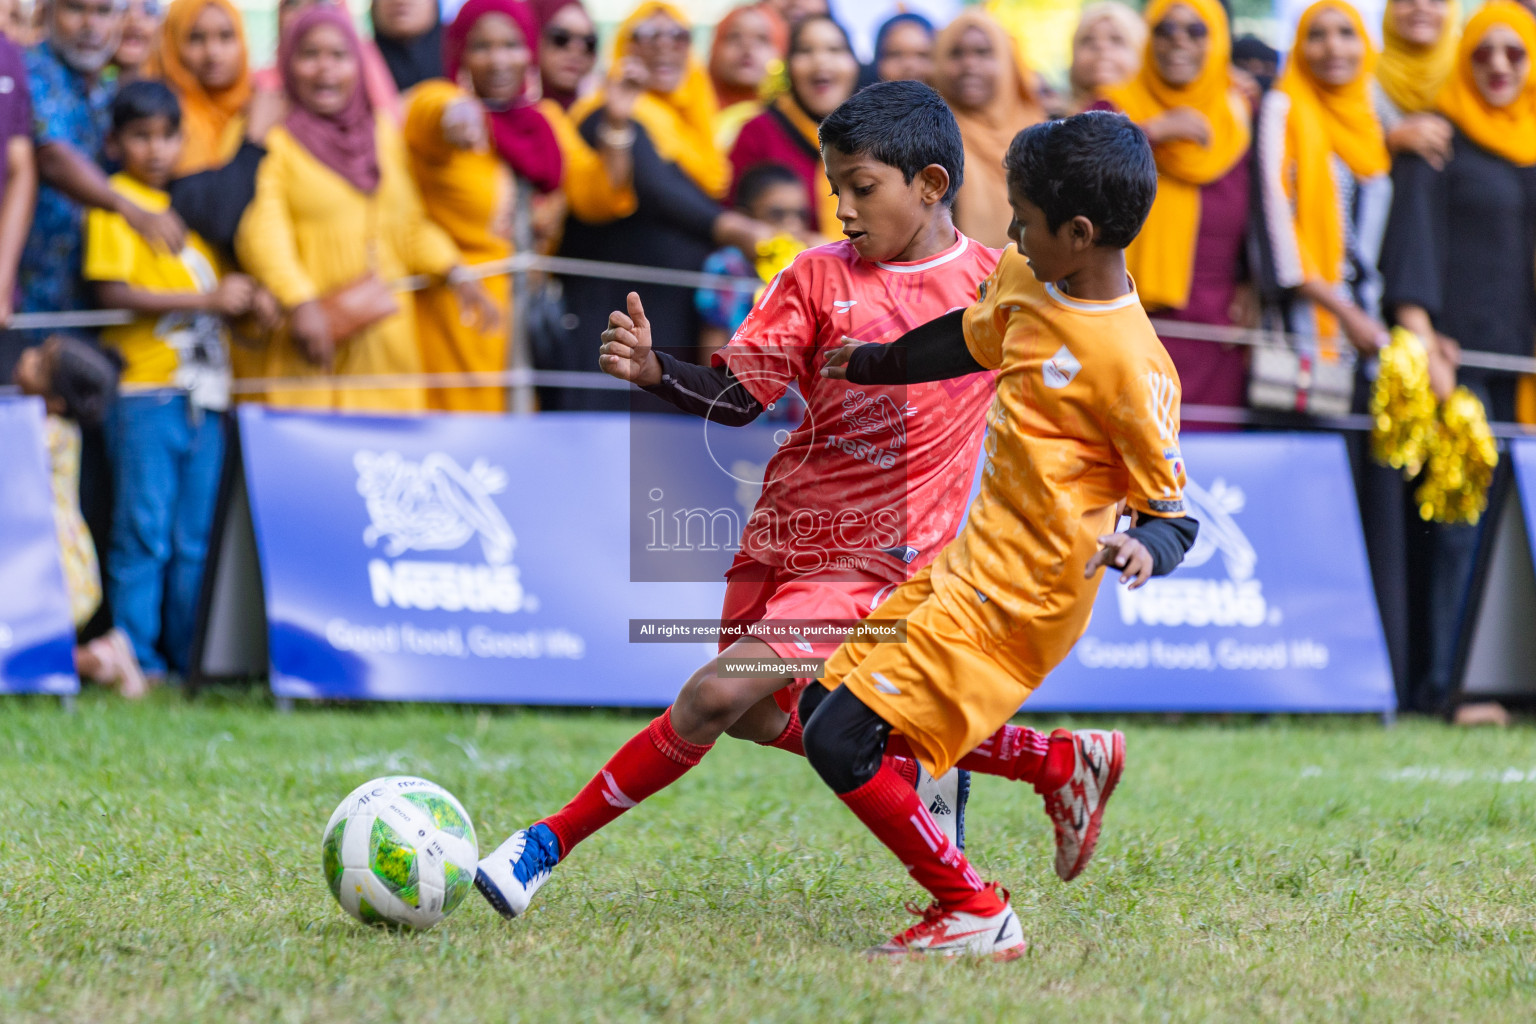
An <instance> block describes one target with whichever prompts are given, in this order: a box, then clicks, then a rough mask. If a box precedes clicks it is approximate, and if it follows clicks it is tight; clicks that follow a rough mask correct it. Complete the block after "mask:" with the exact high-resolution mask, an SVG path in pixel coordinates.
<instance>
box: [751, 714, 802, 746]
mask: <svg viewBox="0 0 1536 1024" xmlns="http://www.w3.org/2000/svg"><path fill="white" fill-rule="evenodd" d="M804 731H805V730H804V729H803V728H801V726H800V709H799V708H790V709H789V722H788V723H787V724H786V725H785V726H784V731H783V732H781V733H779V735H778V737H777V738H775V739H771V740H768V741H767V742H766V743H759V744H758V746H760V747H778V748H779V749H780V750H787V751H789V752H790V753H791V754H799V755H800V756H801V757H804V756H805V744H804V743H802V742H801V741H800V735H801V733H803V732H804Z"/></svg>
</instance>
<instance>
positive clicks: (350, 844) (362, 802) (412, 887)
mask: <svg viewBox="0 0 1536 1024" xmlns="http://www.w3.org/2000/svg"><path fill="white" fill-rule="evenodd" d="M479 858H480V852H479V847H478V846H477V845H476V843H475V828H474V826H473V825H472V824H471V823H470V820H469V814H468V812H466V811H465V810H464V805H463V804H461V803H459V802H458V800H456V799H454V796H453V794H452V793H449V792H448V791H447V790H446V789H443V788H442V787H441V786H439V785H437V784H436V783H433V782H428V781H427V780H426V779H418V778H415V777H413V776H409V775H391V776H387V777H385V778H382V779H374V780H373V781H371V782H365V783H363V784H362V785H361V786H358V787H357V788H356V789H354V790H353V791H352V792H350V793H348V794H347V798H346V799H345V800H343V801H342V802H341V805H340V806H339V807H337V808H336V812H335V813H334V814H332V815H331V820H330V821H328V822H327V823H326V825H325V834H324V835H323V836H322V837H321V840H320V861H321V865H322V866H323V868H324V870H325V881H326V883H327V884H328V885H329V886H330V887H331V895H333V896H335V897H336V902H338V903H340V904H341V907H342V909H343V910H345V911H346V912H347V913H349V914H351V915H352V916H353V917H355V918H357V919H358V920H359V921H361V922H363V923H364V924H376V925H395V926H399V927H404V928H413V929H415V930H417V931H426V930H427V929H428V928H431V927H432V926H433V925H435V924H437V922H439V921H441V920H442V919H443V918H445V917H447V916H448V915H449V914H451V913H453V911H454V909H455V908H457V907H458V905H459V904H460V903H462V902H463V901H464V897H465V896H467V895H469V890H470V886H472V885H473V884H474V878H475V863H476V861H478V860H479Z"/></svg>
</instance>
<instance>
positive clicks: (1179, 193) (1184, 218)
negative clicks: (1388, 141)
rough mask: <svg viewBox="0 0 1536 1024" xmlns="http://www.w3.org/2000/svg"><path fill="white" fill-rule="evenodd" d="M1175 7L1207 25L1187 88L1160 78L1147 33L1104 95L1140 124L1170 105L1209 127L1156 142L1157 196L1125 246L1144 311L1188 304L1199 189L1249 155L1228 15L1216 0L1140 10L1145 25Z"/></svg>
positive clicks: (1168, 2)
mask: <svg viewBox="0 0 1536 1024" xmlns="http://www.w3.org/2000/svg"><path fill="white" fill-rule="evenodd" d="M1175 4H1184V5H1185V6H1186V7H1189V8H1191V9H1193V10H1194V12H1195V13H1196V14H1197V15H1199V17H1200V20H1201V21H1202V22H1204V23H1205V27H1206V28H1207V29H1209V30H1210V43H1209V47H1208V48H1207V50H1206V57H1205V65H1204V66H1203V67H1202V68H1201V69H1200V74H1199V76H1198V77H1196V78H1195V80H1194V81H1193V82H1191V83H1190V84H1189V85H1187V86H1185V87H1183V88H1182V89H1176V88H1174V87H1173V86H1171V85H1169V84H1168V83H1167V82H1165V81H1163V79H1162V77H1161V76H1160V75H1159V74H1158V73H1157V63H1156V61H1154V60H1153V59H1152V40H1151V39H1150V38H1148V40H1147V46H1146V55H1145V56H1144V57H1143V59H1142V62H1141V70H1140V71H1139V72H1138V73H1137V74H1136V77H1135V78H1132V79H1131V80H1130V81H1129V82H1126V83H1125V84H1124V85H1121V86H1116V87H1115V88H1112V89H1107V90H1105V97H1106V98H1107V99H1109V101H1110V102H1112V103H1114V104H1115V106H1117V107H1119V108H1120V109H1121V110H1122V111H1124V112H1125V114H1126V116H1128V117H1129V118H1130V119H1131V120H1132V121H1135V122H1136V123H1138V124H1143V123H1145V122H1147V121H1150V120H1151V119H1152V118H1154V117H1157V116H1159V115H1161V114H1163V113H1164V112H1166V111H1168V110H1169V109H1171V108H1173V107H1189V108H1191V109H1193V110H1198V111H1199V112H1200V113H1202V114H1204V115H1205V118H1206V120H1207V121H1209V122H1210V125H1211V144H1210V145H1209V146H1202V145H1200V144H1199V143H1196V142H1188V141H1180V142H1169V143H1165V144H1163V145H1160V146H1158V147H1157V148H1156V149H1155V150H1154V151H1153V155H1154V157H1155V158H1156V160H1157V199H1156V201H1155V202H1153V204H1152V212H1151V214H1149V215H1148V217H1147V223H1146V226H1145V227H1143V228H1142V229H1141V234H1140V235H1138V236H1137V238H1136V240H1135V241H1134V242H1132V243H1131V246H1130V248H1128V249H1127V250H1126V253H1125V257H1126V265H1127V267H1128V269H1129V270H1130V272H1131V277H1132V278H1134V279H1135V281H1136V289H1137V291H1138V292H1139V293H1140V294H1141V301H1142V304H1143V305H1145V306H1146V307H1147V308H1148V309H1182V308H1184V306H1185V305H1187V304H1188V302H1189V285H1190V276H1191V273H1192V272H1193V269H1194V256H1195V238H1196V236H1197V235H1198V234H1199V231H1200V188H1201V186H1203V185H1209V184H1211V182H1213V181H1218V180H1220V179H1221V178H1222V177H1223V176H1225V175H1226V174H1227V173H1228V172H1229V171H1231V170H1232V168H1233V167H1235V166H1236V165H1237V162H1238V161H1239V160H1241V159H1242V158H1243V154H1245V153H1247V152H1248V144H1249V141H1250V129H1249V123H1248V121H1249V109H1248V101H1247V100H1246V99H1245V98H1244V97H1243V94H1242V93H1241V92H1240V91H1239V90H1238V89H1237V88H1236V87H1235V86H1233V84H1232V75H1231V66H1232V34H1231V31H1230V29H1229V28H1228V26H1227V12H1226V11H1225V10H1223V9H1222V6H1221V4H1219V3H1217V0H1152V3H1151V4H1149V5H1148V7H1147V12H1146V19H1147V26H1148V27H1149V28H1151V27H1152V26H1155V25H1156V24H1157V23H1158V22H1160V21H1162V19H1163V18H1164V17H1165V16H1166V15H1167V13H1168V9H1169V8H1170V7H1172V6H1174V5H1175Z"/></svg>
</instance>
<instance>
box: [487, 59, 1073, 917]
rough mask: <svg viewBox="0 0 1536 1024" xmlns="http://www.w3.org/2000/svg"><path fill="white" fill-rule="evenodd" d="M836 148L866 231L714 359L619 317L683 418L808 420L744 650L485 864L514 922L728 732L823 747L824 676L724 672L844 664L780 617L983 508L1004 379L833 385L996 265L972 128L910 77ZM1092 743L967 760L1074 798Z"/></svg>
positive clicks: (734, 590)
mask: <svg viewBox="0 0 1536 1024" xmlns="http://www.w3.org/2000/svg"><path fill="white" fill-rule="evenodd" d="M821 141H822V147H823V153H824V158H825V161H826V165H827V173H828V178H829V180H830V181H831V183H832V186H833V189H834V190H835V191H836V192H837V194H838V196H839V200H840V202H839V209H838V216H839V218H840V219H841V221H842V223H843V226H844V231H845V234H846V235H847V240H846V241H843V242H837V243H833V244H831V245H825V246H821V247H819V248H815V249H810V250H807V251H806V252H803V253H801V254H800V255H799V256H798V257H797V258H796V259H795V262H794V263H793V264H792V265H791V266H790V267H789V268H787V269H786V270H785V271H784V272H783V273H782V274H780V275H779V276H778V277H776V278H775V279H774V280H773V282H772V283H770V284H769V286H768V288H767V289H766V291H765V292H764V294H763V296H762V298H761V299H760V300H759V302H758V304H757V306H756V308H755V309H754V310H753V312H752V314H751V315H750V316H749V317H748V318H747V320H746V322H745V323H744V324H743V325H742V326H741V328H740V330H738V331H737V333H736V335H735V337H734V338H732V340H731V342H730V343H729V344H728V345H726V346H725V348H723V349H722V350H721V351H720V352H718V353H716V355H715V356H714V365H713V366H711V367H707V368H706V367H700V366H693V365H690V364H687V363H683V362H681V361H679V360H676V359H673V358H671V357H670V356H668V355H666V354H665V353H661V352H657V351H656V350H654V349H653V348H652V345H651V335H652V326H651V324H650V322H649V321H648V320H647V319H646V317H645V311H644V307H643V306H642V304H641V302H640V298H639V296H638V295H635V294H631V295H630V296H629V303H628V304H629V309H628V312H627V313H619V312H616V313H614V314H612V316H611V317H610V318H609V324H610V326H609V329H608V330H607V331H605V332H604V334H603V346H602V355H601V365H602V368H603V369H604V371H606V372H607V373H609V374H611V375H613V376H616V377H619V378H621V379H623V380H628V381H631V382H633V383H635V384H638V385H640V386H641V387H643V388H645V389H646V390H647V391H649V392H651V393H652V394H655V395H657V396H659V397H661V398H663V399H665V400H667V401H669V402H671V403H672V404H674V405H676V406H678V407H679V408H681V409H683V410H685V411H688V412H692V413H695V414H697V415H700V416H704V417H706V418H708V419H709V420H711V421H713V422H718V423H722V424H726V425H743V424H746V423H749V422H751V421H752V420H753V419H755V418H756V417H757V415H758V414H759V413H760V412H762V410H763V409H764V408H765V407H766V406H768V405H769V404H771V403H773V402H774V401H776V400H777V399H778V398H780V397H781V396H782V395H783V394H784V392H785V391H786V389H787V388H789V387H790V386H791V385H793V386H796V387H798V389H799V391H800V394H801V395H802V397H803V398H804V399H805V402H806V406H807V412H806V416H805V419H804V421H803V422H802V423H801V424H800V426H799V427H798V428H797V429H796V430H795V431H794V432H793V433H791V434H790V436H789V438H788V439H787V440H786V441H785V442H784V443H783V444H782V445H781V446H780V448H779V450H778V452H777V453H776V454H775V455H774V457H773V459H772V460H771V461H770V462H769V464H768V466H767V469H766V471H765V475H764V480H765V483H764V487H763V491H762V496H761V498H760V499H759V501H758V503H757V507H756V509H755V510H754V511H753V513H752V515H751V517H749V519H748V521H747V523H746V526H745V529H744V531H743V536H742V545H741V551H740V553H739V555H738V556H737V558H736V560H735V563H734V564H733V565H732V567H731V569H730V570H729V572H728V573H727V577H726V578H727V581H728V583H727V588H726V596H725V604H724V608H723V610H722V613H721V617H722V619H723V620H724V622H725V623H727V624H730V625H732V626H736V627H745V628H744V629H742V630H741V635H742V637H743V638H742V639H736V640H730V639H729V638H728V637H723V638H722V642H721V648H722V651H721V656H720V657H717V658H715V659H713V660H711V661H710V662H709V663H708V664H706V665H705V666H704V667H702V668H701V669H699V670H698V671H697V672H695V673H694V675H693V676H692V678H690V679H689V680H688V682H687V683H686V684H685V685H684V686H683V689H682V691H681V692H680V693H679V694H678V697H677V700H676V702H675V703H674V704H673V705H672V706H671V707H670V708H669V709H667V711H666V712H664V713H663V714H662V715H661V716H660V717H658V718H657V719H656V720H655V721H653V722H651V723H650V725H648V726H647V727H646V728H645V729H644V730H642V731H641V732H640V733H639V734H638V735H636V736H635V737H634V738H633V739H631V740H630V741H629V742H628V743H626V744H625V745H624V746H623V747H622V748H620V750H619V751H618V752H617V753H616V754H614V755H613V757H612V758H611V759H610V760H609V761H608V763H607V764H606V765H604V766H603V768H602V770H601V771H599V772H598V774H597V775H596V776H595V777H594V778H593V779H592V781H591V782H589V783H588V784H587V786H586V787H585V788H584V789H583V790H582V791H581V792H580V793H578V794H577V795H576V797H575V798H574V799H572V800H571V802H570V803H569V804H567V805H566V806H565V807H564V808H563V809H562V810H560V811H559V812H558V813H556V814H553V815H551V816H549V817H547V818H545V819H543V820H541V821H539V822H537V823H535V824H533V825H531V826H529V827H528V828H526V829H523V830H521V831H519V832H517V833H516V834H514V835H513V836H512V837H511V838H510V839H508V840H507V841H506V842H505V843H503V844H502V845H501V847H500V848H498V849H497V850H496V851H495V852H494V853H492V854H491V855H490V856H488V857H486V858H485V859H484V860H482V861H481V862H480V865H479V870H478V871H477V872H476V880H475V881H476V886H477V887H478V888H479V890H480V892H481V893H482V894H483V895H484V896H485V897H486V899H487V900H488V901H489V902H490V903H491V905H492V906H493V907H495V908H496V910H497V911H499V912H500V913H501V914H503V915H504V916H506V917H508V918H512V917H516V916H518V915H519V914H521V913H522V912H523V911H524V910H526V909H527V907H528V904H529V901H530V900H531V899H532V897H533V894H534V893H535V892H536V891H537V890H538V888H539V887H540V886H541V885H543V883H544V881H545V880H546V879H547V878H548V877H549V874H550V871H551V869H553V867H554V866H555V865H556V864H557V863H558V862H559V861H561V860H563V859H564V858H566V857H568V856H569V855H570V853H571V850H572V848H573V847H574V846H575V845H576V844H577V843H579V842H580V841H581V840H583V839H585V838H586V837H587V836H589V835H591V834H592V833H593V832H595V831H596V830H597V829H599V828H601V827H603V826H604V825H606V824H607V823H608V822H610V821H612V820H613V819H615V818H617V817H618V816H619V815H620V814H622V813H623V812H624V811H625V810H627V809H628V808H630V807H633V806H635V804H637V803H638V802H640V801H641V800H644V799H645V798H647V797H648V796H650V795H652V794H653V793H655V792H657V791H659V790H660V789H662V788H664V787H666V786H668V785H670V784H672V783H673V782H675V781H676V780H677V779H679V778H681V777H682V776H683V775H684V774H685V773H686V772H687V771H688V770H689V769H690V768H692V767H693V766H694V765H696V764H698V763H699V761H700V759H701V758H702V757H703V756H704V754H705V753H706V752H707V751H708V750H709V749H710V747H711V746H713V744H714V742H715V741H716V740H717V739H718V738H719V737H720V736H721V735H722V734H729V735H731V736H734V737H737V738H738V739H745V740H751V741H755V742H758V743H762V744H764V745H768V746H774V747H779V748H781V749H784V750H788V751H791V752H794V753H798V754H803V753H804V751H803V749H802V747H801V744H800V734H801V730H800V722H799V719H798V717H797V714H796V698H797V697H798V694H799V692H800V690H802V689H803V688H804V685H805V682H806V681H805V680H803V679H802V680H800V681H799V682H798V683H797V681H796V679H795V678H794V677H795V676H796V675H797V673H796V672H794V671H790V670H788V669H787V668H786V671H784V672H783V673H782V674H779V675H775V676H768V677H742V676H734V675H730V674H727V673H725V672H724V671H722V667H721V662H722V661H723V660H724V659H726V658H729V659H732V660H736V659H742V660H751V661H754V662H774V661H777V660H787V659H806V658H817V657H820V658H825V657H827V656H828V655H830V654H831V653H832V652H833V650H835V649H836V647H837V639H838V638H836V637H833V636H826V635H820V636H818V635H816V634H813V635H811V636H810V637H800V638H796V637H794V636H793V635H786V631H785V630H784V629H780V628H770V627H772V626H773V625H774V624H775V623H779V624H792V623H793V622H795V621H797V620H798V621H800V622H810V623H836V622H839V621H840V622H843V623H845V624H847V625H848V626H851V625H853V624H854V623H856V622H858V621H859V620H861V619H863V618H865V617H866V616H868V615H869V613H870V611H871V610H872V609H873V608H874V607H875V606H876V605H877V604H879V602H880V601H881V600H882V599H883V597H884V596H885V595H886V594H889V593H890V591H891V590H892V589H893V588H894V587H895V586H896V585H897V584H899V583H901V582H902V581H904V580H905V579H907V577H908V576H909V575H910V574H911V572H912V571H913V570H914V569H916V568H919V567H921V566H923V565H925V564H926V563H927V562H929V561H930V560H931V559H932V558H933V557H934V555H935V554H936V553H937V552H938V551H939V549H940V548H942V547H943V546H944V544H945V543H946V542H948V541H949V540H950V539H951V538H952V537H954V535H955V532H956V530H957V528H958V526H959V523H960V520H961V518H962V516H963V514H964V510H965V500H966V496H967V495H968V494H969V492H970V485H971V480H972V476H973V474H974V470H975V465H976V459H977V454H978V446H979V444H980V441H981V436H982V432H983V425H984V420H983V413H984V411H985V409H986V407H987V405H988V404H989V403H990V401H991V395H992V387H991V380H990V377H989V376H988V375H987V374H985V373H980V372H978V373H975V374H973V375H970V376H967V377H964V378H962V379H959V380H953V381H944V382H940V383H935V384H928V385H922V386H919V387H913V388H907V387H900V386H896V387H850V386H847V385H845V384H843V383H841V382H834V381H830V380H827V379H825V378H823V377H822V376H821V375H820V371H821V368H822V366H823V365H824V363H825V362H826V359H827V357H828V355H829V354H831V353H833V352H836V351H838V350H839V348H840V347H841V346H842V343H843V339H844V338H845V337H846V336H853V337H857V338H859V339H861V340H864V341H869V342H882V341H891V340H894V339H895V338H897V337H899V336H901V335H902V334H903V333H904V332H906V331H908V330H910V329H911V328H913V327H915V326H917V325H918V324H921V323H924V322H925V321H928V320H931V319H933V318H935V317H938V316H940V315H942V314H944V313H946V312H948V311H951V310H955V309H959V308H962V307H964V306H965V305H966V304H967V303H969V302H970V301H971V300H972V299H973V298H974V297H975V294H976V288H977V285H978V284H979V283H980V282H981V281H982V280H984V279H985V278H986V277H987V275H988V274H990V273H991V272H992V270H993V268H994V267H995V266H996V264H997V258H998V254H997V252H996V251H994V250H991V249H987V248H986V247H984V246H982V245H979V244H978V243H976V242H974V241H972V240H970V239H968V238H966V237H965V236H963V235H961V234H960V233H959V232H958V231H956V230H955V227H954V222H953V220H952V219H951V216H950V207H951V204H952V203H953V200H954V196H955V192H956V191H957V190H958V188H959V185H960V179H961V173H962V165H963V161H964V150H963V147H962V144H961V141H960V134H959V129H958V126H957V125H956V124H955V120H954V116H953V115H952V114H951V113H950V112H949V109H948V108H947V107H946V106H945V105H944V102H943V100H942V99H940V98H939V96H938V94H937V93H935V92H934V91H933V90H932V89H929V88H928V87H927V86H924V85H921V84H919V83H916V82H890V83H884V84H881V85H876V86H871V87H870V88H868V89H866V90H864V91H862V92H860V93H858V94H857V95H855V96H854V97H853V98H852V99H850V100H849V101H848V102H846V103H844V104H843V106H841V107H839V108H838V109H837V110H836V111H834V112H833V113H832V114H830V115H828V117H827V118H826V119H825V120H823V122H822V125H821ZM663 330H664V328H663ZM754 627H756V628H755V629H754ZM1074 750H1075V745H1074V744H1073V742H1072V740H1071V738H1070V736H1068V737H1066V738H1063V739H1060V740H1058V741H1057V742H1056V743H1055V744H1054V749H1053V744H1052V743H1051V742H1050V741H1049V740H1048V739H1047V737H1045V736H1042V735H1041V734H1039V733H1036V732H1034V731H1032V730H1028V729H1023V728H1018V727H1013V726H1004V727H1002V728H1000V729H998V730H996V731H995V733H994V734H993V735H992V736H991V737H989V738H988V742H987V745H986V746H985V750H984V751H982V752H981V753H978V754H977V755H975V756H973V757H971V758H968V759H966V760H965V761H964V762H962V763H960V764H959V765H958V767H959V768H960V769H965V770H980V771H985V772H987V773H989V774H997V775H1002V776H1005V777H1008V778H1012V779H1017V780H1021V781H1028V782H1032V783H1036V784H1037V785H1038V784H1039V782H1040V780H1041V779H1042V778H1047V779H1053V780H1056V781H1055V786H1058V787H1059V786H1060V785H1061V780H1063V779H1064V778H1065V776H1066V775H1067V774H1069V773H1070V771H1071V765H1072V764H1073V759H1074V757H1075V754H1074ZM892 753H893V755H896V756H894V757H893V758H891V761H892V770H893V771H895V772H896V773H897V775H898V776H900V777H902V778H904V779H905V780H906V784H907V785H908V786H909V787H912V786H914V785H915V786H916V787H917V789H918V792H919V793H920V794H921V797H922V802H923V805H924V806H925V807H931V808H932V809H933V812H934V815H935V817H937V818H938V819H939V820H940V822H941V824H940V826H939V827H941V828H942V829H943V830H944V831H945V833H946V835H947V836H948V838H949V841H950V842H952V843H954V844H955V845H956V846H957V847H958V846H959V845H961V843H962V842H963V833H962V831H961V828H962V826H961V824H960V821H961V816H960V812H961V810H962V808H963V804H964V800H965V795H966V794H965V788H964V785H963V781H962V778H963V777H962V776H960V775H958V774H957V773H955V772H954V771H953V770H946V772H945V773H944V776H943V777H942V778H940V779H938V780H935V779H933V778H931V777H922V778H920V776H919V770H918V766H917V764H916V762H915V760H913V759H912V758H910V757H902V756H900V754H901V752H900V750H899V749H897V750H893V752H892ZM1048 761H1050V762H1051V763H1050V765H1049V766H1048V765H1047V762H1048ZM1042 792H1044V790H1042ZM946 821H947V822H948V826H947V828H946V827H945V826H944V825H943V824H942V823H943V822H946Z"/></svg>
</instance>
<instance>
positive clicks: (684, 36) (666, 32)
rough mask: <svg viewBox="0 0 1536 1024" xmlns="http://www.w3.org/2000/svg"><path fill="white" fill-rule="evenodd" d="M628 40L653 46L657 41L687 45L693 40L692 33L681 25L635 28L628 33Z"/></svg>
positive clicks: (638, 44)
mask: <svg viewBox="0 0 1536 1024" xmlns="http://www.w3.org/2000/svg"><path fill="white" fill-rule="evenodd" d="M629 41H630V42H632V43H634V44H635V45H636V46H655V45H657V44H658V43H671V44H672V45H673V46H687V45H688V44H690V43H692V42H693V33H692V32H689V31H688V30H687V29H685V28H683V27H682V26H678V27H677V28H637V29H635V31H634V32H632V33H630V36H629Z"/></svg>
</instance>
